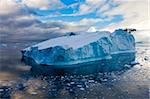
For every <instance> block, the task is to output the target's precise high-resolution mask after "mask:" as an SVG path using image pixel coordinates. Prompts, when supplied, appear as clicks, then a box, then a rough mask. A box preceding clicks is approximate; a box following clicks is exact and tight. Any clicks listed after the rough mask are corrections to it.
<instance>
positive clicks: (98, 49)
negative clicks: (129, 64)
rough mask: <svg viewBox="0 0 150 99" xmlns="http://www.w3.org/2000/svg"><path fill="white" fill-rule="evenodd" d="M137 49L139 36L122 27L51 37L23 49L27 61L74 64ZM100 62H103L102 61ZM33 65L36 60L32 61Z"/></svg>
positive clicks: (51, 64)
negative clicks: (136, 43)
mask: <svg viewBox="0 0 150 99" xmlns="http://www.w3.org/2000/svg"><path fill="white" fill-rule="evenodd" d="M124 53H128V54H129V53H135V39H134V37H133V35H132V34H131V33H128V32H126V31H124V30H122V29H118V30H115V31H114V32H113V33H110V32H108V31H101V32H91V33H81V34H77V35H76V34H73V33H72V34H71V35H66V36H63V37H58V38H54V39H50V40H47V41H44V42H41V43H39V44H36V45H33V46H31V47H28V48H25V49H23V50H22V56H23V59H24V60H26V63H27V62H28V63H29V61H30V60H32V61H34V62H35V64H38V65H45V66H53V67H55V68H71V67H78V66H81V65H87V64H88V63H92V62H96V61H100V60H107V59H108V60H109V59H112V58H113V55H115V54H124ZM99 64H100V63H99ZM31 65H33V64H31Z"/></svg>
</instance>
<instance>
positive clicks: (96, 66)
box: [23, 53, 135, 75]
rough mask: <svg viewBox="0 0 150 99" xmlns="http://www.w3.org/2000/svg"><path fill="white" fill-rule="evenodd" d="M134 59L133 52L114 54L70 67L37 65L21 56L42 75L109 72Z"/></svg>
mask: <svg viewBox="0 0 150 99" xmlns="http://www.w3.org/2000/svg"><path fill="white" fill-rule="evenodd" d="M134 60H135V53H123V54H114V55H112V59H107V60H106V59H105V60H99V61H93V62H88V63H86V64H77V65H72V66H70V67H68V68H67V67H66V66H64V67H62V66H60V67H59V66H45V65H38V64H36V62H35V61H34V60H33V59H31V58H27V57H23V61H24V62H25V63H26V64H27V65H30V66H32V68H31V72H32V73H33V74H44V75H74V74H75V75H87V74H93V73H98V72H111V71H119V70H122V69H125V68H126V67H125V65H127V64H130V63H131V62H132V61H134Z"/></svg>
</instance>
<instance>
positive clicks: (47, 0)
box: [22, 0, 64, 10]
mask: <svg viewBox="0 0 150 99" xmlns="http://www.w3.org/2000/svg"><path fill="white" fill-rule="evenodd" d="M22 3H23V4H25V5H26V6H28V7H31V8H37V9H43V10H45V9H51V10H52V9H58V8H62V7H64V4H63V3H62V2H61V1H60V0H22Z"/></svg>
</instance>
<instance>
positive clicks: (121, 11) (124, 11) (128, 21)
mask: <svg viewBox="0 0 150 99" xmlns="http://www.w3.org/2000/svg"><path fill="white" fill-rule="evenodd" d="M113 1H114V2H116V3H118V4H119V5H118V6H117V7H114V8H113V9H112V10H109V11H106V12H104V13H103V14H104V15H106V16H108V17H112V16H114V15H122V16H123V21H121V22H119V23H116V24H113V25H111V26H109V27H108V28H109V29H116V28H131V27H132V28H137V29H142V28H145V27H144V26H143V24H145V25H146V26H149V24H148V21H149V20H150V17H149V15H148V0H122V1H121V0H113ZM139 23H142V24H139ZM137 24H138V26H137ZM149 27H150V26H149Z"/></svg>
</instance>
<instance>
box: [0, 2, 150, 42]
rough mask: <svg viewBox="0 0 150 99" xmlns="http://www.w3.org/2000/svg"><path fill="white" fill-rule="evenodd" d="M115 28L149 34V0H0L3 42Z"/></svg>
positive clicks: (0, 32) (148, 35)
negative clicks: (131, 29)
mask: <svg viewBox="0 0 150 99" xmlns="http://www.w3.org/2000/svg"><path fill="white" fill-rule="evenodd" d="M118 28H136V29H137V30H139V31H150V0H0V38H1V41H2V42H3V41H6V40H7V41H9V40H10V41H12V40H14V41H20V40H33V39H34V40H44V39H48V38H53V37H57V36H59V35H63V34H65V33H67V32H86V31H88V32H94V31H103V30H108V31H114V30H115V29H118ZM143 35H146V37H150V32H149V33H148V32H144V34H140V35H139V36H143ZM143 38H144V37H143Z"/></svg>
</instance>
